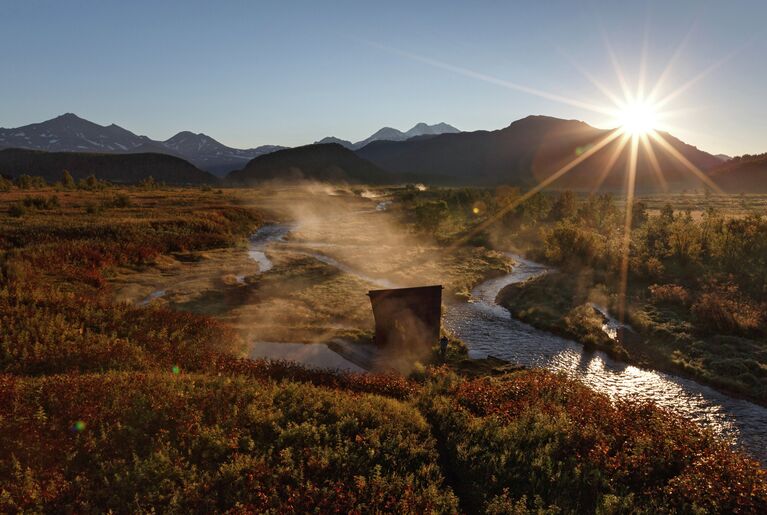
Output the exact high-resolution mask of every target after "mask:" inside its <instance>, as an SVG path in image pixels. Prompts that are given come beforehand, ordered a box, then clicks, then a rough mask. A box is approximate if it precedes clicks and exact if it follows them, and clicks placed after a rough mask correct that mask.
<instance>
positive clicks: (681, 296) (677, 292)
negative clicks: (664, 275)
mask: <svg viewBox="0 0 767 515" xmlns="http://www.w3.org/2000/svg"><path fill="white" fill-rule="evenodd" d="M648 289H649V290H650V297H651V298H652V301H653V302H654V303H655V304H676V305H679V306H688V305H689V304H690V293H689V292H688V291H687V288H685V287H684V286H680V285H678V284H653V285H651V286H649V288H648Z"/></svg>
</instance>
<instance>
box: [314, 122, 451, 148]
mask: <svg viewBox="0 0 767 515" xmlns="http://www.w3.org/2000/svg"><path fill="white" fill-rule="evenodd" d="M459 132H461V131H460V130H458V129H456V128H455V127H453V126H452V125H449V124H447V123H445V122H440V123H435V124H434V125H428V124H426V123H423V122H421V123H417V124H415V125H414V126H413V127H412V128H410V129H409V130H407V131H405V132H402V131H401V130H398V129H394V128H392V127H384V128H382V129H379V130H377V131H376V132H375V133H373V134H372V135H370V136H369V137H367V138H365V139H363V140H360V141H358V142H356V143H352V142H351V141H347V140H344V139H340V138H336V137H335V136H328V137H326V138H322V139H321V140H319V141H316V142H315V144H322V143H338V144H339V145H342V146H344V147H346V148H348V149H351V150H357V149H360V148H362V147H364V146H365V145H367V144H368V143H372V142H374V141H405V140H408V139H411V138H417V137H419V136H437V135H439V134H456V133H459Z"/></svg>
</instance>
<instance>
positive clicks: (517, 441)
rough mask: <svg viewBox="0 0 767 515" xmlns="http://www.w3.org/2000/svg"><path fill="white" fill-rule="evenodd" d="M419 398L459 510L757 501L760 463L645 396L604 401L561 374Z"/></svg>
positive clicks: (750, 506) (735, 505)
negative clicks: (451, 475)
mask: <svg viewBox="0 0 767 515" xmlns="http://www.w3.org/2000/svg"><path fill="white" fill-rule="evenodd" d="M419 406H421V409H422V410H423V411H424V413H425V414H426V416H427V419H428V420H429V421H430V422H431V423H432V425H433V428H434V429H433V431H434V433H435V434H436V435H437V438H438V440H439V442H440V446H441V447H442V448H444V449H445V454H446V456H445V457H446V459H447V461H448V463H449V466H450V469H451V470H452V471H453V472H454V474H455V478H454V484H455V485H456V491H457V493H458V494H459V495H460V496H461V499H462V506H463V507H464V508H467V509H468V511H475V512H480V511H485V510H490V511H498V510H510V509H511V508H512V507H514V508H515V509H518V510H519V511H518V512H522V513H524V512H525V510H522V509H521V508H523V507H525V506H526V507H527V509H533V508H535V507H536V506H537V507H538V508H541V509H542V508H543V507H546V506H552V505H553V506H555V507H557V508H559V509H561V510H562V511H564V512H566V513H569V512H572V513H593V512H595V511H598V510H602V509H607V508H610V507H612V510H613V511H619V512H631V513H633V512H639V513H644V512H647V513H658V512H663V513H667V512H672V513H675V512H680V511H681V512H711V513H733V512H743V513H762V512H764V510H765V509H767V477H766V474H767V473H765V471H764V470H762V469H761V468H760V466H759V464H758V463H757V462H755V461H753V460H750V459H748V458H747V457H745V456H743V455H742V454H738V453H735V452H733V451H731V450H730V449H729V447H728V446H727V444H726V443H725V442H720V441H717V440H715V439H714V437H712V436H711V434H710V433H707V432H705V431H702V430H701V429H699V428H698V427H697V426H696V425H695V424H693V423H692V422H689V421H686V420H684V419H681V418H679V417H676V416H674V415H672V414H670V413H668V412H667V411H665V410H663V409H661V408H658V407H657V406H655V405H653V404H649V403H639V402H629V401H619V402H617V403H613V402H611V401H610V399H609V398H608V397H607V396H606V395H603V394H598V393H596V392H594V391H592V390H590V389H589V388H588V387H586V386H585V385H583V384H581V383H579V382H577V381H574V380H572V379H568V378H567V377H566V376H564V375H559V374H552V373H550V372H547V371H544V370H530V371H525V372H520V373H517V374H514V375H513V376H510V377H507V378H501V379H490V378H483V379H477V380H473V381H464V382H461V383H458V385H457V386H454V387H452V388H451V387H448V388H441V389H439V390H436V391H435V390H434V389H431V390H425V391H424V395H422V396H421V397H420V400H419ZM725 485H726V486H725ZM522 499H534V500H535V502H534V503H531V504H528V503H527V501H521V500H522ZM520 501H521V504H520ZM608 511H610V510H608Z"/></svg>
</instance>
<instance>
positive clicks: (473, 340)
mask: <svg viewBox="0 0 767 515" xmlns="http://www.w3.org/2000/svg"><path fill="white" fill-rule="evenodd" d="M513 257H514V258H515V260H516V261H517V263H518V265H517V266H516V267H515V269H514V271H513V272H512V273H511V274H509V275H507V276H505V277H501V278H497V279H492V280H490V281H487V282H485V283H482V284H480V285H479V286H477V287H476V288H475V289H474V290H473V291H472V296H473V297H474V301H473V302H470V303H466V304H456V305H454V306H452V307H450V308H449V309H448V310H447V313H446V317H445V325H446V326H447V327H449V328H450V329H451V330H452V331H453V332H454V333H455V334H456V335H457V336H458V337H459V338H461V339H462V340H463V341H464V342H466V344H467V346H468V347H469V349H470V356H472V357H484V356H487V355H492V356H496V357H499V358H503V359H506V360H509V361H512V362H516V363H521V364H523V365H526V366H531V367H544V368H547V369H550V370H555V371H560V372H564V373H566V374H568V375H570V376H572V377H575V378H577V379H579V380H581V381H582V382H584V383H585V384H587V385H588V386H590V387H592V388H594V389H596V390H598V391H600V392H604V393H606V394H607V395H609V396H611V397H613V398H617V397H621V398H624V399H631V400H651V401H654V402H656V403H657V404H659V405H660V406H663V407H665V408H668V409H669V410H671V411H674V412H676V413H679V414H681V415H684V416H686V417H688V418H690V419H692V420H694V421H696V422H697V423H699V424H701V425H703V426H705V427H708V428H710V429H712V430H713V431H714V432H716V433H717V434H719V435H720V436H722V437H724V438H726V439H729V440H730V441H732V442H734V443H736V444H738V445H741V446H742V447H743V448H744V449H746V450H747V451H749V452H750V453H751V454H752V455H753V456H754V457H756V458H757V459H759V460H761V461H762V462H763V463H765V462H767V409H766V408H763V407H761V406H758V405H756V404H753V403H751V402H748V401H744V400H739V399H735V398H732V397H729V396H727V395H724V394H722V393H720V392H717V391H716V390H714V389H712V388H709V387H707V386H704V385H701V384H698V383H696V382H695V381H692V380H689V379H684V378H681V377H677V376H673V375H671V374H665V373H663V372H656V371H652V370H643V369H641V368H638V367H635V366H633V365H627V364H625V363H622V362H620V361H616V360H614V359H612V358H610V357H609V356H608V355H606V354H605V353H603V352H600V351H589V350H586V349H584V348H583V346H582V345H580V344H578V343H576V342H573V341H570V340H567V339H564V338H560V337H558V336H555V335H552V334H549V333H546V332H544V331H540V330H538V329H535V328H533V327H531V326H529V325H527V324H524V323H522V322H520V321H518V320H515V319H513V318H512V317H511V315H510V314H509V312H508V311H507V310H506V309H504V308H503V307H501V306H499V305H498V304H496V303H495V298H496V297H497V295H498V292H499V291H500V290H501V289H502V288H503V287H504V286H506V285H507V284H511V283H516V282H521V281H524V280H526V279H528V278H530V277H533V276H535V275H538V274H541V273H544V272H545V271H546V270H547V269H546V268H545V267H543V266H541V265H538V264H536V263H533V262H530V261H527V260H525V259H522V258H519V257H518V256H513Z"/></svg>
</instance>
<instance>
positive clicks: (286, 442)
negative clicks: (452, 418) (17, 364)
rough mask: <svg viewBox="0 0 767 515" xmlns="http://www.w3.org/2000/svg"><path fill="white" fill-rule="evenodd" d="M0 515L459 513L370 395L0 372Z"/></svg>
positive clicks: (422, 442)
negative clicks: (108, 514) (98, 514)
mask: <svg viewBox="0 0 767 515" xmlns="http://www.w3.org/2000/svg"><path fill="white" fill-rule="evenodd" d="M0 400H2V402H0V417H2V420H3V423H2V424H1V425H0V511H3V512H18V511H24V512H26V511H30V512H91V511H116V512H123V511H125V510H126V508H127V507H130V511H138V512H181V513H188V512H193V513H220V512H226V511H228V510H232V511H236V512H256V513H263V512H269V513H295V512H299V513H302V512H309V511H315V512H335V513H339V512H342V513H363V512H407V513H429V512H433V513H455V512H457V510H458V505H457V499H456V497H455V495H454V494H453V493H452V491H451V489H450V488H449V487H445V486H444V485H443V481H444V479H443V477H442V474H441V472H440V469H439V467H438V466H436V462H437V458H438V455H437V451H436V445H435V442H434V438H433V437H432V436H431V434H430V431H429V427H428V425H427V424H426V423H425V421H424V419H423V417H422V416H421V415H420V414H419V413H418V411H417V410H416V409H414V408H413V407H411V406H407V405H405V404H403V403H400V402H397V401H393V400H390V399H385V398H382V397H379V396H374V395H358V394H349V393H339V392H337V391H328V390H325V389H322V388H317V387H313V386H309V385H301V384H296V383H290V382H281V383H274V382H253V381H249V380H247V379H232V378H229V377H226V378H216V377H205V376H196V375H187V374H183V373H182V374H179V375H176V374H173V373H172V372H170V371H168V372H167V373H165V374H145V373H130V374H114V373H113V374H92V375H82V376H78V375H72V376H53V377H47V378H39V379H21V378H13V377H10V376H0Z"/></svg>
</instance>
